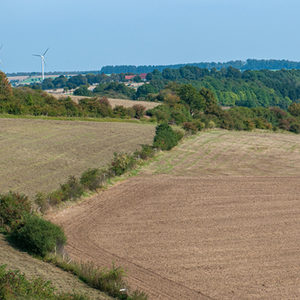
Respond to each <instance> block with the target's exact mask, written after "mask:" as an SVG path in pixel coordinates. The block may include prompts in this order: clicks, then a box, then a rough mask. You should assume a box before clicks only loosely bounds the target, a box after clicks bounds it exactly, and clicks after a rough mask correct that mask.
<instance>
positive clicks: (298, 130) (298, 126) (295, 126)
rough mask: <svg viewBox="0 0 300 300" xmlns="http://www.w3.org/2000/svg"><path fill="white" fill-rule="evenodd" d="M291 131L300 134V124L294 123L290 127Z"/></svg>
mask: <svg viewBox="0 0 300 300" xmlns="http://www.w3.org/2000/svg"><path fill="white" fill-rule="evenodd" d="M290 131H291V132H294V133H300V124H299V123H292V124H291V127H290Z"/></svg>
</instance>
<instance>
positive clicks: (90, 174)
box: [80, 169, 104, 191]
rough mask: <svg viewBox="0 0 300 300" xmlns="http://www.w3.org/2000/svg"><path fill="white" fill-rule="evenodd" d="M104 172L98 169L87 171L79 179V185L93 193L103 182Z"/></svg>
mask: <svg viewBox="0 0 300 300" xmlns="http://www.w3.org/2000/svg"><path fill="white" fill-rule="evenodd" d="M103 173H104V172H101V170H99V169H88V170H87V171H85V172H83V173H82V175H81V177H80V183H81V184H82V185H83V187H84V188H86V189H89V190H91V191H95V190H96V189H98V188H100V187H101V185H102V184H103V181H104V174H103Z"/></svg>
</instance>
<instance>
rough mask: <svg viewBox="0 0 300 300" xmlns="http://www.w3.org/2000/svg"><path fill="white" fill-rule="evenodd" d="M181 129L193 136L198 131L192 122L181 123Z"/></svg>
mask: <svg viewBox="0 0 300 300" xmlns="http://www.w3.org/2000/svg"><path fill="white" fill-rule="evenodd" d="M182 127H183V129H184V130H185V131H187V132H189V133H191V134H195V133H196V132H197V131H198V128H197V126H196V124H195V123H194V122H185V123H183V126H182Z"/></svg>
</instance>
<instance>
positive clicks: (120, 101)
mask: <svg viewBox="0 0 300 300" xmlns="http://www.w3.org/2000/svg"><path fill="white" fill-rule="evenodd" d="M51 95H52V96H54V97H56V98H67V97H70V98H71V99H72V100H73V101H74V102H76V103H78V101H79V100H80V99H84V98H88V97H86V96H73V95H66V94H56V93H51ZM108 101H109V103H110V104H111V106H112V107H115V106H117V105H123V106H124V107H132V106H133V105H136V104H140V105H143V106H145V107H146V109H151V108H154V107H156V106H158V105H159V103H156V102H149V101H135V100H126V99H114V98H108Z"/></svg>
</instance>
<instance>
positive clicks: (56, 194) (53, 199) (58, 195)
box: [47, 189, 64, 205]
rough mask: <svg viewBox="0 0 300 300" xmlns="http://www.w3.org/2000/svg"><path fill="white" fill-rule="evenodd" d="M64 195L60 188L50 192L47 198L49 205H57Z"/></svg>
mask: <svg viewBox="0 0 300 300" xmlns="http://www.w3.org/2000/svg"><path fill="white" fill-rule="evenodd" d="M63 198H64V195H63V192H62V190H61V189H58V190H56V191H53V192H51V193H50V194H49V195H48V196H47V199H48V201H49V204H50V205H58V204H60V203H61V202H62V201H63Z"/></svg>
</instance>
